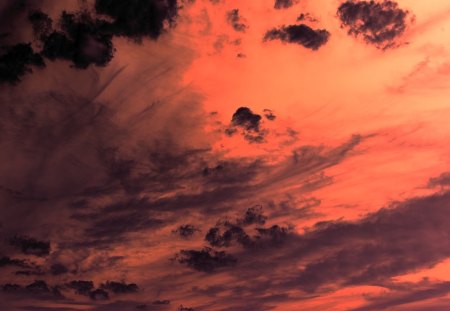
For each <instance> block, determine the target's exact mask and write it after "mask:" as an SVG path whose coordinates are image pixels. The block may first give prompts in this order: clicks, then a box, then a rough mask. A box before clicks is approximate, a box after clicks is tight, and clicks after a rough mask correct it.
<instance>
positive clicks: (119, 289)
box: [100, 281, 139, 294]
mask: <svg viewBox="0 0 450 311" xmlns="http://www.w3.org/2000/svg"><path fill="white" fill-rule="evenodd" d="M100 289H104V290H108V291H111V292H113V293H114V294H129V293H135V292H137V291H138V289H139V288H138V286H137V285H136V284H134V283H130V284H127V283H124V282H116V281H108V282H106V283H102V284H101V285H100Z"/></svg>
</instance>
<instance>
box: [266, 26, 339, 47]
mask: <svg viewBox="0 0 450 311" xmlns="http://www.w3.org/2000/svg"><path fill="white" fill-rule="evenodd" d="M329 38H330V33H329V32H328V31H327V30H325V29H312V28H311V27H309V26H307V25H305V24H299V25H288V26H281V27H278V28H273V29H271V30H269V31H267V32H266V34H265V35H264V41H272V40H280V41H281V42H284V43H296V44H300V45H303V46H304V47H305V48H308V49H311V50H318V49H319V48H320V47H321V46H322V45H324V44H325V43H327V42H328V39H329Z"/></svg>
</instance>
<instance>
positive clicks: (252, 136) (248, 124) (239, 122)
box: [225, 107, 267, 143]
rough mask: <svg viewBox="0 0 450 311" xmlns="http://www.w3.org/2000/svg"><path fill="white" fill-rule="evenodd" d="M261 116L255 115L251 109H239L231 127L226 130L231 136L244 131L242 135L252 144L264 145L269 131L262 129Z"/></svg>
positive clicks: (234, 115)
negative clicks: (239, 130) (238, 130)
mask: <svg viewBox="0 0 450 311" xmlns="http://www.w3.org/2000/svg"><path fill="white" fill-rule="evenodd" d="M260 125H261V116H260V115H259V114H256V113H253V111H252V110H250V108H247V107H239V108H238V109H237V110H236V112H235V113H234V114H233V116H232V118H231V126H230V127H229V128H227V129H226V130H225V133H226V134H227V135H229V136H231V135H233V134H234V133H236V131H237V129H241V130H242V135H243V136H244V138H245V139H246V140H247V141H248V142H250V143H262V142H264V140H265V136H266V134H267V131H266V130H264V129H262V128H261V126H260Z"/></svg>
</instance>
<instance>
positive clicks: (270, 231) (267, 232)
mask: <svg viewBox="0 0 450 311" xmlns="http://www.w3.org/2000/svg"><path fill="white" fill-rule="evenodd" d="M256 231H258V233H259V236H257V238H258V239H268V240H269V241H271V242H280V241H283V240H284V239H285V238H286V236H287V235H288V233H289V232H290V231H291V230H290V229H289V228H286V227H280V226H279V225H273V226H272V227H270V228H256Z"/></svg>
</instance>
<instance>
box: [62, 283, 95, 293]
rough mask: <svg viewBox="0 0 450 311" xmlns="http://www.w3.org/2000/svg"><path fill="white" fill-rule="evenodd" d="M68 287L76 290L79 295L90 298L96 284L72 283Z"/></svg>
mask: <svg viewBox="0 0 450 311" xmlns="http://www.w3.org/2000/svg"><path fill="white" fill-rule="evenodd" d="M67 287H69V288H71V289H73V290H75V292H76V293H77V294H78V295H84V296H89V295H90V292H91V291H92V290H93V289H94V282H92V281H82V280H77V281H71V282H70V283H68V284H67Z"/></svg>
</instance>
